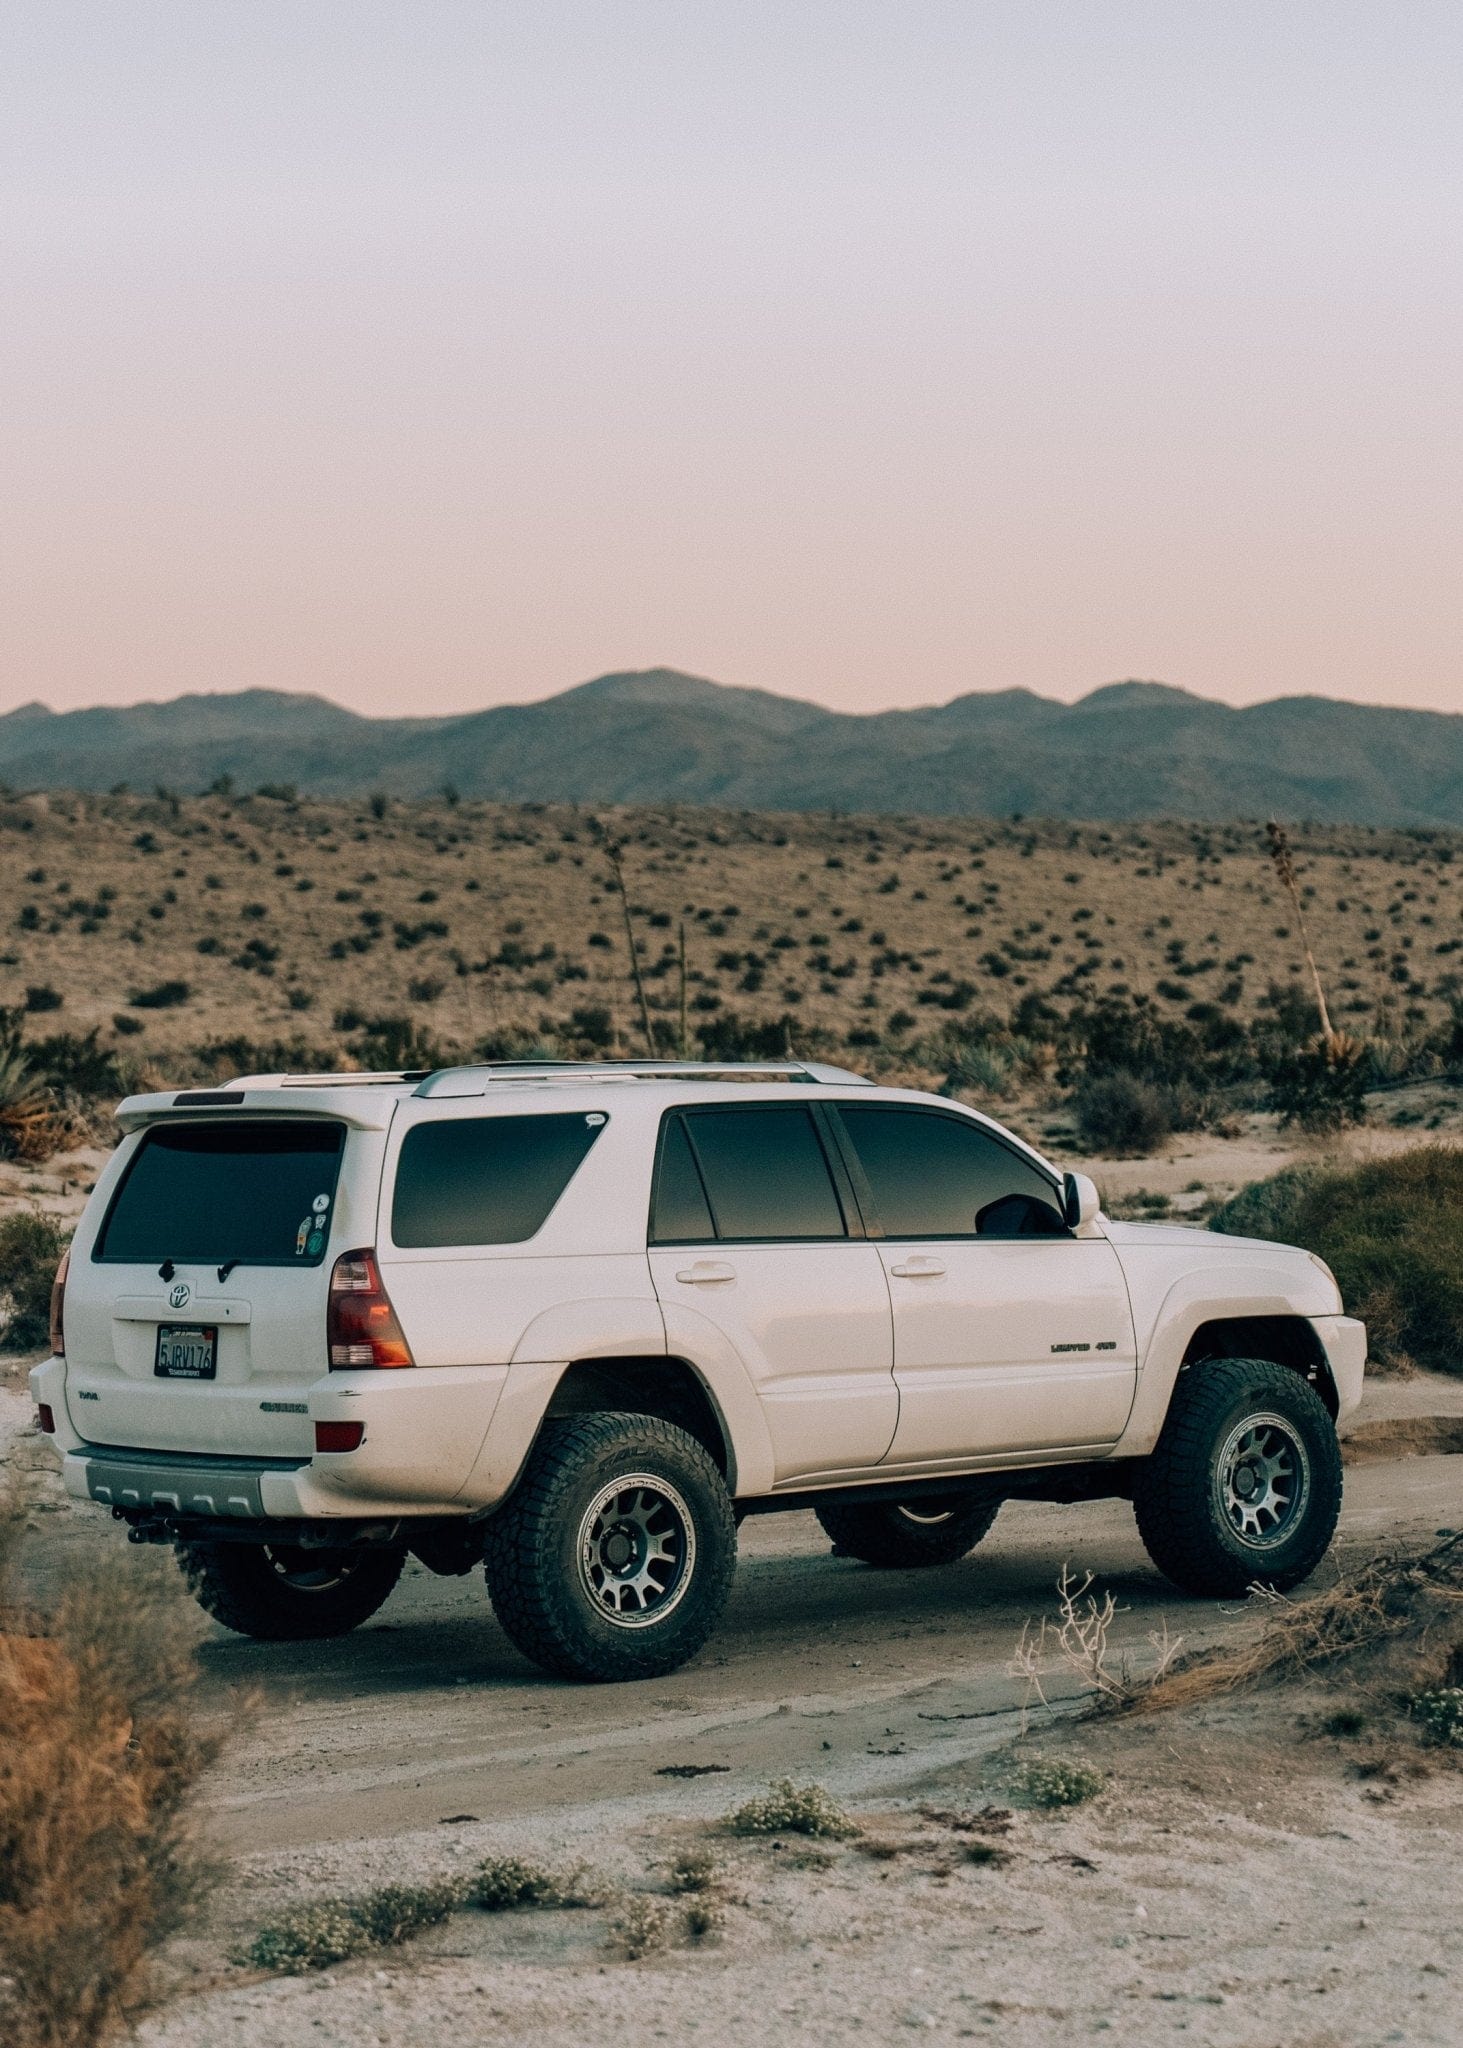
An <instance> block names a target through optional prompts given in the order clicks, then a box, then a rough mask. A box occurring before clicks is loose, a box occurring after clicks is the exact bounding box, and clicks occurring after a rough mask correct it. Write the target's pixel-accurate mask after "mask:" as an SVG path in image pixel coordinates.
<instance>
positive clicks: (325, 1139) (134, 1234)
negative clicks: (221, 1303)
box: [93, 1119, 345, 1266]
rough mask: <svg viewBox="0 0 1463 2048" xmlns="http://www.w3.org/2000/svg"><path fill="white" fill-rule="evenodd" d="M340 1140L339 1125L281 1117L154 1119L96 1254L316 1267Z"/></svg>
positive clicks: (115, 1258) (133, 1259) (144, 1261)
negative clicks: (209, 1120)
mask: <svg viewBox="0 0 1463 2048" xmlns="http://www.w3.org/2000/svg"><path fill="white" fill-rule="evenodd" d="M344 1136H345V1133H344V1128H343V1126H341V1125H340V1124H332V1123H324V1122H304V1121H299V1122H290V1121H285V1120H283V1119H282V1120H280V1121H278V1122H268V1121H264V1120H259V1121H252V1120H251V1121H249V1122H247V1123H246V1122H232V1121H231V1122H228V1123H224V1122H216V1123H197V1124H159V1125H154V1126H153V1128H152V1129H151V1130H149V1131H148V1132H147V1133H146V1134H145V1136H144V1137H143V1140H142V1143H141V1144H140V1145H139V1146H138V1148H137V1151H136V1152H135V1153H134V1154H133V1158H132V1163H131V1165H130V1166H129V1167H128V1170H127V1174H126V1177H125V1179H124V1180H123V1182H122V1185H121V1187H120V1188H119V1189H118V1190H117V1194H116V1197H115V1198H114V1200H113V1202H112V1206H111V1209H110V1211H109V1212H108V1215H107V1219H106V1222H105V1223H104V1224H103V1225H102V1229H101V1234H100V1236H99V1237H98V1239H97V1246H96V1250H95V1252H94V1254H93V1256H94V1257H95V1258H96V1259H99V1260H105V1261H108V1262H111V1263H128V1264H133V1265H156V1264H158V1263H159V1262H160V1261H162V1260H165V1259H171V1260H173V1261H174V1263H175V1264H177V1265H183V1264H185V1263H188V1262H190V1261H192V1262H198V1263H206V1264H208V1265H223V1264H225V1263H228V1264H230V1265H247V1266H317V1265H319V1263H320V1261H321V1260H322V1259H323V1258H324V1256H325V1247H326V1244H327V1242H328V1240H329V1235H330V1211H331V1207H332V1205H333V1203H334V1201H335V1183H336V1177H337V1175H338V1174H339V1171H340V1154H341V1145H342V1141H343V1139H344Z"/></svg>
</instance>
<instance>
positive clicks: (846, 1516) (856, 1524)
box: [814, 1494, 1001, 1570]
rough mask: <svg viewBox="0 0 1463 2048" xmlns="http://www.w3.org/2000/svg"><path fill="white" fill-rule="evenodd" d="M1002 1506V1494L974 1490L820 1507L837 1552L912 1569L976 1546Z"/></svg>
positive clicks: (951, 1561)
mask: <svg viewBox="0 0 1463 2048" xmlns="http://www.w3.org/2000/svg"><path fill="white" fill-rule="evenodd" d="M1000 1511H1001V1503H1000V1502H999V1501H998V1500H972V1499H971V1497H970V1495H969V1494H953V1495H952V1494H941V1495H939V1496H931V1497H928V1498H924V1499H916V1500H907V1501H888V1502H883V1501H880V1502H877V1503H867V1502H866V1503H863V1504H861V1505H859V1506H857V1507H826V1508H816V1509H815V1510H814V1513H815V1514H816V1515H817V1517H818V1520H819V1521H820V1522H821V1523H822V1525H823V1532H824V1534H825V1535H826V1536H827V1537H828V1538H829V1540H830V1541H831V1543H832V1545H833V1554H834V1556H835V1557H857V1558H860V1559H862V1561H863V1562H864V1563H865V1564H876V1565H883V1566H887V1567H888V1568H890V1569H894V1570H900V1569H903V1570H908V1569H909V1568H910V1567H912V1566H915V1565H927V1564H954V1563H955V1561H956V1559H957V1558H961V1557H964V1556H965V1554H966V1552H967V1551H971V1550H974V1548H975V1546H976V1544H977V1543H979V1541H980V1539H981V1538H982V1536H984V1535H985V1534H986V1533H987V1532H988V1531H989V1529H990V1526H991V1524H992V1522H994V1521H995V1519H996V1516H997V1515H998V1514H999V1513H1000Z"/></svg>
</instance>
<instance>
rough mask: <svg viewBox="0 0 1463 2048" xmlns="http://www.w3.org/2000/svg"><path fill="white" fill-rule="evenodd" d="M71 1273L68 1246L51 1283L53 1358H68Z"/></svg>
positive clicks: (69, 1249)
mask: <svg viewBox="0 0 1463 2048" xmlns="http://www.w3.org/2000/svg"><path fill="white" fill-rule="evenodd" d="M70 1271H71V1247H70V1245H67V1247H66V1249H65V1251H64V1252H62V1254H61V1263H60V1265H59V1266H58V1267H57V1268H56V1277H55V1279H54V1280H53V1281H52V1282H51V1356H52V1357H53V1358H64V1357H65V1356H66V1313H65V1311H66V1275H67V1274H68V1273H69V1272H70Z"/></svg>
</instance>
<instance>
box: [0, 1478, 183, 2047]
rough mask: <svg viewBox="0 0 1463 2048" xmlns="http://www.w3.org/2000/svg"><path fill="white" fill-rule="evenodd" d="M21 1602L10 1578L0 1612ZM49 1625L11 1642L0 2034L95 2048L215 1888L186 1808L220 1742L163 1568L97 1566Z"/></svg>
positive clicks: (5, 1707) (6, 1638) (0, 1778)
mask: <svg viewBox="0 0 1463 2048" xmlns="http://www.w3.org/2000/svg"><path fill="white" fill-rule="evenodd" d="M14 1520H15V1517H14V1515H12V1533H13V1523H14ZM16 1547H17V1546H16V1545H15V1544H14V1543H13V1542H12V1543H10V1544H8V1545H7V1544H5V1543H3V1542H0V1559H3V1558H5V1557H6V1556H8V1557H9V1558H10V1559H11V1560H13V1557H14V1552H15V1549H16ZM3 1570H4V1566H3V1564H0V1571H3ZM14 1592H15V1588H14V1585H13V1581H12V1582H11V1583H3V1584H0V1611H5V1612H11V1613H13V1612H16V1611H17V1610H16V1609H15V1607H14V1606H13V1604H12V1603H13V1598H14ZM46 1627H47V1632H46V1633H45V1634H19V1633H11V1634H4V1633H0V1728H3V1730H4V1738H3V1740H0V2040H3V2041H4V2042H5V2044H6V2048H95V2044H97V2043H100V2042H102V2041H104V2040H107V2039H109V2038H110V2037H111V2036H112V2035H114V2034H115V2033H116V2032H118V2031H119V2030H120V2028H121V2027H122V2025H123V2024H124V2022H125V2020H126V2018H127V2015H128V2014H129V2013H130V2011H131V2010H132V2009H133V2008H134V2007H135V2006H136V2005H137V2003H138V2001H139V1999H140V1998H141V1996H142V1995H143V1993H144V1991H145V1988H146V1977H147V1966H148V1961H149V1957H150V1954H151V1952H152V1950H153V1949H154V1948H155V1947H156V1945H157V1944H158V1943H159V1942H160V1941H162V1940H163V1939H164V1938H166V1937H167V1936H168V1935H169V1934H171V1933H173V1932H175V1931H176V1930H177V1929H178V1928H179V1927H180V1926H182V1925H183V1924H184V1922H185V1921H186V1920H187V1919H188V1917H189V1916H190V1915H191V1914H192V1913H193V1911H195V1910H196V1908H197V1906H198V1904H199V1902H200V1900H201V1899H202V1897H203V1896H204V1895H205V1893H206V1889H207V1885H208V1882H209V1880H210V1875H211V1873H210V1870H209V1867H208V1866H207V1865H206V1864H205V1863H203V1862H202V1861H201V1859H200V1857H199V1855H198V1853H197V1851H196V1849H195V1847H194V1844H193V1841H192V1837H191V1835H190V1832H189V1827H188V1814H189V1807H190V1802H191V1799H192V1796H193V1793H194V1789H195V1787H196V1785H197V1781H198V1778H199V1775H200V1773H201V1772H202V1770H203V1768H204V1766H205V1765H206V1764H207V1762H208V1761H209V1760H210V1758H211V1757H212V1756H213V1754H214V1753H215V1751H216V1748H217V1737H216V1733H214V1732H210V1731H208V1730H207V1729H205V1728H204V1727H203V1725H202V1724H201V1722H200V1718H199V1707H198V1697H197V1687H198V1673H197V1668H196V1665H195V1663H194V1657H193V1645H194V1642H195V1640H196V1636H197V1615H196V1611H195V1609H194V1608H193V1605H192V1602H191V1601H189V1600H188V1598H187V1596H186V1594H185V1593H184V1591H183V1588H182V1585H181V1582H180V1581H179V1580H178V1578H177V1575H176V1573H174V1572H173V1571H172V1570H171V1569H170V1567H169V1566H168V1565H167V1563H166V1562H165V1561H164V1560H163V1559H161V1558H157V1559H153V1560H148V1561H147V1562H146V1563H144V1561H143V1560H140V1559H138V1558H137V1557H135V1556H128V1557H117V1558H111V1557H108V1558H99V1559H96V1560H89V1561H88V1564H87V1567H86V1573H85V1576H84V1577H83V1576H82V1575H80V1574H77V1575H76V1576H75V1577H74V1578H72V1579H70V1580H69V1581H68V1582H67V1583H65V1584H64V1586H63V1590H62V1592H61V1596H60V1599H59V1603H58V1605H57V1607H56V1610H55V1613H54V1615H53V1616H52V1618H51V1620H50V1621H49V1623H48V1624H47V1625H46Z"/></svg>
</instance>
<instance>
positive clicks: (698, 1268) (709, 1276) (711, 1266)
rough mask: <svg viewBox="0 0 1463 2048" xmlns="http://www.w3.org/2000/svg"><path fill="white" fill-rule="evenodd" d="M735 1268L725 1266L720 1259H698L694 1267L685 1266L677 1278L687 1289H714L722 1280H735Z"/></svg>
mask: <svg viewBox="0 0 1463 2048" xmlns="http://www.w3.org/2000/svg"><path fill="white" fill-rule="evenodd" d="M736 1277H737V1274H736V1268H735V1267H734V1266H724V1265H723V1264H722V1263H721V1261H720V1260H719V1259H698V1260H697V1261H696V1263H695V1265H694V1266H683V1267H682V1269H681V1271H680V1272H679V1273H677V1275H676V1278H677V1279H678V1280H679V1281H680V1282H681V1283H682V1285H683V1286H686V1287H714V1286H715V1285H716V1284H717V1282H718V1281H721V1280H735V1279H736Z"/></svg>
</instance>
